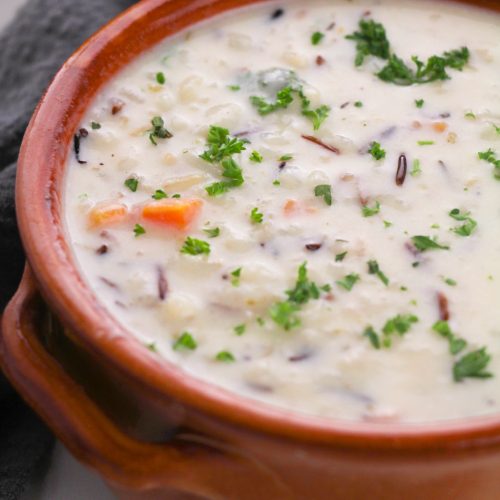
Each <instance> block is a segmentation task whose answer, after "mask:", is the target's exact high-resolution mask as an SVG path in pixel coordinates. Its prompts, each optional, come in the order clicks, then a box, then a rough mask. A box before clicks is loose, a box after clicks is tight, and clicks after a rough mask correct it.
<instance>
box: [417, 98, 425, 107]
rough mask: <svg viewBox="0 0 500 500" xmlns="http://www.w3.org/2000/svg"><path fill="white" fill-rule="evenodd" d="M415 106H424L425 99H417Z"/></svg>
mask: <svg viewBox="0 0 500 500" xmlns="http://www.w3.org/2000/svg"><path fill="white" fill-rule="evenodd" d="M415 106H417V108H423V107H424V100H423V99H415Z"/></svg>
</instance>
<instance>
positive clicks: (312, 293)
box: [286, 262, 320, 304]
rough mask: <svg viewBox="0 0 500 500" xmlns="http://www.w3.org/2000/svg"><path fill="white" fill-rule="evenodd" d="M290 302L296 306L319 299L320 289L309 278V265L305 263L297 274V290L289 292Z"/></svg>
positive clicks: (287, 292)
mask: <svg viewBox="0 0 500 500" xmlns="http://www.w3.org/2000/svg"><path fill="white" fill-rule="evenodd" d="M286 294H287V295H288V301H289V302H294V303H296V304H306V303H307V302H309V300H311V299H318V298H319V295H320V293H319V289H318V286H317V285H316V283H314V281H310V280H309V278H308V276H307V263H306V262H303V263H302V264H301V265H300V267H299V270H298V273H297V282H296V283H295V288H293V289H292V290H287V291H286Z"/></svg>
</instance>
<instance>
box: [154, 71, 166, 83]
mask: <svg viewBox="0 0 500 500" xmlns="http://www.w3.org/2000/svg"><path fill="white" fill-rule="evenodd" d="M156 81H157V82H158V83H159V84H160V85H164V84H165V82H166V79H165V74H164V73H163V72H162V71H159V72H158V73H156Z"/></svg>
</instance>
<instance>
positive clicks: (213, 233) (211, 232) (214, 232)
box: [203, 227, 220, 238]
mask: <svg viewBox="0 0 500 500" xmlns="http://www.w3.org/2000/svg"><path fill="white" fill-rule="evenodd" d="M203 232H204V233H206V234H207V236H208V237H209V238H216V237H217V236H219V234H220V228H218V227H214V228H213V229H204V230H203Z"/></svg>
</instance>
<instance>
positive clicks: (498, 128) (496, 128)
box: [491, 123, 500, 135]
mask: <svg viewBox="0 0 500 500" xmlns="http://www.w3.org/2000/svg"><path fill="white" fill-rule="evenodd" d="M491 126H492V127H493V128H494V129H495V132H496V133H497V134H499V135H500V126H498V125H495V124H494V123H492V124H491Z"/></svg>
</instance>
